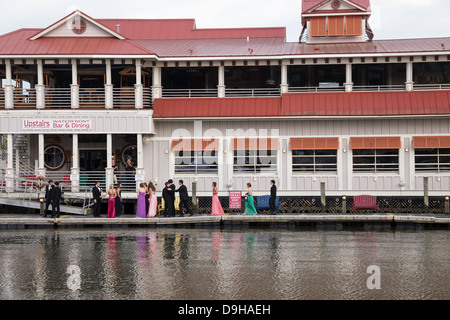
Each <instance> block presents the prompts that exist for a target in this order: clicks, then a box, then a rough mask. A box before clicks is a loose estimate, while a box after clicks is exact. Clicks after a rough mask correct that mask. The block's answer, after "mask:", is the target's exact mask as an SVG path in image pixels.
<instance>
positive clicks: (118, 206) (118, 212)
mask: <svg viewBox="0 0 450 320" xmlns="http://www.w3.org/2000/svg"><path fill="white" fill-rule="evenodd" d="M119 194H120V195H122V191H119ZM122 207H123V205H122V201H121V200H120V197H119V195H117V196H116V217H120V216H121V215H122Z"/></svg>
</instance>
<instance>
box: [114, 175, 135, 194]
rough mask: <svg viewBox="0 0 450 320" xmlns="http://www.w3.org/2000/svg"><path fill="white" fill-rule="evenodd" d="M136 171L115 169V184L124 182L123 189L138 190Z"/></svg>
mask: <svg viewBox="0 0 450 320" xmlns="http://www.w3.org/2000/svg"><path fill="white" fill-rule="evenodd" d="M135 174H136V173H135V172H132V171H115V172H114V178H113V179H114V185H117V184H118V183H121V184H122V191H136V180H135Z"/></svg>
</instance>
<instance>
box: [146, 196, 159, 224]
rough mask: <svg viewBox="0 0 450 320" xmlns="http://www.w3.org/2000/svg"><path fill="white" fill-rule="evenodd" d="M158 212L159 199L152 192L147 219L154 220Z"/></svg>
mask: <svg viewBox="0 0 450 320" xmlns="http://www.w3.org/2000/svg"><path fill="white" fill-rule="evenodd" d="M157 210H158V198H157V197H156V193H154V192H152V194H151V196H150V205H149V206H148V212H147V218H153V217H154V216H156V212H157Z"/></svg>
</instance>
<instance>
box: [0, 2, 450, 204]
mask: <svg viewBox="0 0 450 320" xmlns="http://www.w3.org/2000/svg"><path fill="white" fill-rule="evenodd" d="M370 14H371V11H370V2H369V0H332V1H330V0H314V1H306V0H304V1H303V9H302V20H301V21H302V30H301V33H300V43H298V42H295V43H293V42H286V40H285V38H286V30H285V28H238V29H197V28H196V26H195V21H194V20H190V19H175V20H145V19H143V20H133V19H93V18H91V17H89V16H87V15H86V14H84V13H82V12H80V11H76V12H74V13H72V14H70V15H68V16H67V17H64V18H63V19H61V20H60V21H58V22H56V23H54V24H52V25H51V26H50V27H48V28H45V29H20V30H17V31H15V32H12V33H9V34H6V35H4V36H3V37H2V38H1V39H0V76H1V77H2V79H3V83H4V84H5V85H4V88H2V90H1V91H0V113H1V116H2V117H1V120H0V121H1V122H0V128H1V129H0V130H1V132H0V133H4V134H7V135H8V136H9V139H8V151H9V152H8V159H9V160H10V161H8V166H9V167H8V168H7V170H4V171H3V174H5V173H6V174H9V175H13V172H14V171H15V170H8V169H13V168H14V167H12V165H13V160H14V158H16V157H20V158H21V159H23V161H22V162H26V160H28V158H29V159H30V160H31V161H29V163H30V164H31V167H33V169H34V168H37V169H38V170H37V171H38V172H37V173H36V174H42V175H46V176H47V177H50V176H57V177H58V178H59V179H61V178H60V177H66V178H65V179H66V180H65V181H67V183H68V184H71V185H72V186H75V187H76V186H78V185H89V184H91V182H92V181H93V180H99V179H100V180H101V181H102V182H104V183H105V184H110V183H111V182H112V181H114V180H113V176H115V177H116V178H118V181H121V179H120V178H121V177H122V176H123V175H126V172H125V167H124V163H125V161H126V158H127V157H131V158H132V162H133V165H134V167H135V169H136V170H135V171H133V173H132V175H133V179H132V180H127V179H123V181H132V183H131V184H130V185H128V186H127V188H128V190H132V189H134V188H135V184H134V182H137V183H139V182H140V181H142V180H145V181H149V180H152V181H154V182H156V183H157V184H159V186H158V189H162V187H161V186H162V184H163V182H164V181H166V180H167V179H169V178H173V179H174V180H177V179H183V180H184V181H185V184H187V185H190V184H191V183H192V182H194V181H197V190H198V191H199V192H200V194H202V195H210V191H211V183H212V182H213V181H216V182H218V186H219V190H221V191H224V190H227V189H228V187H230V188H232V189H235V190H243V189H245V185H246V183H247V182H251V183H252V184H253V187H254V190H255V192H257V193H267V192H266V190H268V188H269V186H270V184H269V181H270V180H271V179H275V180H276V181H277V184H278V187H279V190H280V191H279V192H280V194H285V195H294V194H295V195H298V194H312V193H313V194H317V192H318V190H320V183H321V182H325V183H326V188H327V192H328V194H336V195H342V194H346V195H352V194H360V193H361V192H368V193H379V194H384V195H385V194H386V193H387V192H388V193H389V194H391V195H420V194H421V193H422V188H423V177H424V176H430V177H431V178H432V179H431V180H430V181H431V182H430V191H431V194H436V195H444V194H445V193H446V192H447V190H448V189H449V188H450V129H449V128H450V126H449V118H448V116H449V114H450V105H449V101H450V99H449V90H450V84H449V76H450V38H439V39H403V40H373V32H372V30H371V28H370V24H369V18H370ZM77 26H78V27H77ZM299 31H300V30H299ZM49 136H51V137H52V139H49V138H48V137H49ZM19 138H20V139H19ZM19 142H22V143H23V144H22V145H20V144H19ZM15 148H17V150H22V151H23V152H22V151H20V152H22V153H19V152H15V151H14V149H15ZM20 148H21V149H20ZM113 160H114V165H113ZM35 161H36V162H37V163H36V164H35ZM114 166H118V168H117V169H116V170H114V171H113V167H114ZM16 174H20V172H18V173H16ZM67 177H69V178H67ZM135 179H136V181H135Z"/></svg>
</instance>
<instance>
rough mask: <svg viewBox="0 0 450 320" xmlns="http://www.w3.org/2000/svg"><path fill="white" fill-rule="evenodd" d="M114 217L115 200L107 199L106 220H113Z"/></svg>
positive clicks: (113, 198)
mask: <svg viewBox="0 0 450 320" xmlns="http://www.w3.org/2000/svg"><path fill="white" fill-rule="evenodd" d="M115 216H116V198H115V197H111V196H110V197H109V199H108V215H107V216H106V217H107V218H114V217H115Z"/></svg>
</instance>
